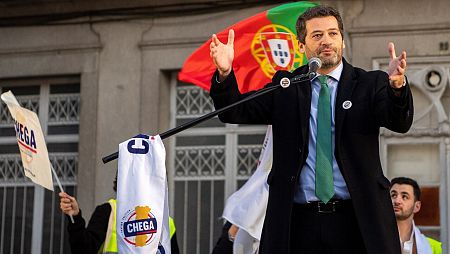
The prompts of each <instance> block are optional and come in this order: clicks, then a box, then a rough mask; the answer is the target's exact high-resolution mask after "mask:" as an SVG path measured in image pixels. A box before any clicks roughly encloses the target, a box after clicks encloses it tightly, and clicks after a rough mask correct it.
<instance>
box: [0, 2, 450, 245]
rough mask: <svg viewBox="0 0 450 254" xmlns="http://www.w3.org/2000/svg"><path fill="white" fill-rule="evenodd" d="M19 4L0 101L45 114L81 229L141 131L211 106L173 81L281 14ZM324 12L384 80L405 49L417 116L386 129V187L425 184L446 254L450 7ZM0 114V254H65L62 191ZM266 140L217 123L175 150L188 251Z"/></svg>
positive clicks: (5, 9)
mask: <svg viewBox="0 0 450 254" xmlns="http://www.w3.org/2000/svg"><path fill="white" fill-rule="evenodd" d="M20 2H21V1H4V3H3V4H0V9H1V10H2V11H1V13H2V14H0V23H1V26H0V38H1V39H0V92H5V91H7V90H12V91H13V92H14V93H15V94H16V96H17V97H18V99H19V101H20V102H21V103H22V105H24V106H26V107H28V108H30V109H32V110H34V111H36V112H37V113H38V114H39V117H40V120H41V124H42V126H43V129H44V132H45V133H46V139H47V143H48V144H47V145H48V147H49V152H50V156H51V160H52V163H53V165H54V167H55V169H56V170H57V173H58V175H59V176H60V179H61V180H62V183H63V186H64V187H65V189H66V190H67V192H69V193H72V194H74V195H75V196H76V197H77V199H78V200H79V203H80V206H81V209H82V210H83V215H84V217H85V219H88V218H89V216H90V214H91V213H92V211H93V209H94V208H95V206H96V205H98V204H101V203H104V202H106V201H107V200H108V199H109V198H111V197H113V196H114V192H113V189H112V182H113V179H114V177H115V174H116V169H117V162H115V161H114V162H110V163H108V164H103V163H102V160H101V159H102V157H104V156H106V155H108V154H110V153H113V152H115V151H117V149H118V144H119V143H120V142H122V141H124V140H126V139H128V138H130V137H132V136H134V135H136V134H138V133H146V134H150V135H156V134H158V133H162V132H164V131H166V130H168V129H170V128H173V127H175V126H178V125H180V124H182V123H185V122H186V121H189V120H191V119H194V118H196V117H198V116H201V115H203V114H205V113H208V112H211V111H212V110H214V108H213V106H212V104H211V101H210V100H209V97H208V94H207V92H206V91H204V90H202V89H200V88H198V87H196V86H192V85H190V84H185V83H182V82H179V81H177V78H176V77H177V73H178V72H179V70H180V69H181V67H182V65H183V63H184V61H185V59H186V58H187V57H188V56H189V55H190V54H191V53H192V52H193V51H194V50H195V49H196V48H197V47H199V46H200V45H201V44H203V43H204V42H205V41H207V40H208V39H209V38H210V36H211V34H213V33H217V32H219V31H222V30H224V29H225V28H227V27H228V26H230V25H232V24H234V23H236V22H238V21H240V20H242V19H245V18H247V17H250V16H252V15H254V14H256V13H259V12H261V11H264V10H267V9H270V8H272V7H274V6H276V4H274V3H272V4H270V3H267V2H270V1H234V2H231V4H224V3H225V2H224V1H205V2H204V3H202V4H198V2H196V4H194V2H195V1H175V0H172V1H152V3H151V4H149V3H145V2H144V1H127V3H121V1H96V2H94V3H92V2H90V1H78V2H72V1H71V2H70V3H69V2H66V1H47V2H46V1H23V2H22V4H20ZM191 2H192V3H191ZM228 2H229V1H228ZM272 2H273V1H272ZM278 2H280V1H278ZM190 3H191V4H190ZM229 3H230V2H229ZM322 3H324V4H329V5H332V6H334V7H336V8H337V9H338V10H339V11H340V12H341V14H342V16H343V19H344V23H345V34H344V40H345V44H346V48H345V57H346V59H347V60H348V61H349V62H350V63H352V64H353V65H355V66H358V67H361V68H364V69H382V70H385V69H387V64H388V61H389V54H388V50H387V44H388V42H389V41H393V42H395V45H396V47H397V52H399V51H400V50H402V49H403V50H406V52H407V59H408V69H407V76H408V79H409V82H410V83H411V85H412V89H413V94H414V103H415V108H416V112H415V119H414V124H413V127H412V129H411V130H410V131H409V132H408V133H407V134H405V135H398V134H394V133H392V132H389V131H387V130H382V131H381V137H380V144H381V150H380V152H381V155H382V156H381V159H382V163H383V166H384V168H383V169H384V172H385V174H386V176H387V177H388V178H392V177H395V176H409V177H412V178H415V179H417V180H418V182H419V184H420V185H421V186H422V188H423V193H424V195H423V197H424V198H423V199H424V200H423V207H422V210H423V211H422V212H421V213H420V216H418V218H417V224H418V225H420V226H421V228H422V230H423V231H424V232H425V233H426V234H428V235H430V236H433V237H434V238H436V239H439V240H440V241H442V242H443V244H444V248H445V251H446V252H445V253H450V252H449V249H448V243H449V242H450V236H449V232H450V222H449V216H448V214H449V212H450V200H449V198H448V197H449V196H450V195H449V194H450V175H449V169H450V120H449V118H450V49H449V43H450V19H449V18H448V13H450V4H449V3H448V0H433V1H429V2H427V3H424V2H423V1H417V0H410V1H406V0H404V1H386V0H382V1H369V0H354V1H353V0H343V1H322ZM277 4H279V3H277ZM0 116H1V122H0V223H1V225H0V253H67V252H68V251H67V250H68V243H67V233H66V231H65V223H68V222H67V221H66V219H65V218H64V216H62V215H61V212H60V211H59V201H58V197H57V193H51V192H48V191H46V190H43V189H42V188H40V187H36V186H35V185H33V184H32V183H31V182H30V181H28V180H27V179H26V178H25V177H24V175H23V173H22V171H21V170H22V169H21V165H20V158H19V155H18V154H17V152H18V149H17V145H16V143H15V138H14V132H13V128H12V124H11V118H10V116H9V113H8V112H7V111H6V107H5V104H2V105H1V111H0ZM264 133H265V126H248V125H244V126H238V125H229V124H223V123H221V122H220V121H219V120H218V119H217V118H214V119H212V120H209V121H207V122H204V123H202V124H200V125H199V126H196V127H195V128H192V129H189V130H186V131H183V132H181V133H179V134H177V135H176V136H175V137H170V138H168V139H166V140H165V146H166V150H167V163H166V165H167V170H168V179H169V193H170V198H169V200H170V207H171V211H170V212H171V215H172V216H173V217H174V219H175V222H176V226H177V236H178V240H179V245H180V249H181V251H182V253H210V252H211V249H212V247H213V246H214V244H215V242H216V240H217V237H218V235H219V234H220V232H221V226H222V223H223V222H222V221H221V220H220V216H221V213H222V209H223V205H224V202H225V200H226V198H227V197H228V196H229V195H230V194H232V193H233V192H234V191H235V190H236V189H237V188H238V187H239V186H241V185H242V184H243V183H244V182H245V180H246V179H247V178H248V177H249V176H250V175H251V173H252V172H253V170H254V169H255V166H256V161H257V159H258V155H259V152H260V149H261V144H262V140H263V138H264Z"/></svg>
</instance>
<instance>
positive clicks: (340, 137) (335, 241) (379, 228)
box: [210, 6, 413, 254]
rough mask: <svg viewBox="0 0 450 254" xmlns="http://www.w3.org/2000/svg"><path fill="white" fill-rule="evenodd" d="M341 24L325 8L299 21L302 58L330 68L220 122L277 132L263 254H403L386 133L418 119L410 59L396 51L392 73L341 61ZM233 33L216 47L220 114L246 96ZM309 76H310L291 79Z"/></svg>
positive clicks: (277, 77)
mask: <svg viewBox="0 0 450 254" xmlns="http://www.w3.org/2000/svg"><path fill="white" fill-rule="evenodd" d="M343 30H344V28H343V24H342V19H341V17H340V14H339V13H338V12H337V11H336V10H335V9H333V8H330V7H324V6H317V7H313V8H311V9H309V10H307V11H306V12H305V13H304V14H302V15H301V16H300V17H299V18H298V20H297V35H298V40H299V47H300V52H301V53H305V54H306V57H307V58H308V59H310V58H312V57H318V58H320V59H321V61H322V66H321V68H320V69H319V70H318V75H317V76H316V77H314V78H313V79H312V80H311V81H307V82H303V83H300V84H295V85H291V86H289V87H288V88H283V89H278V90H276V91H275V92H273V93H270V94H266V95H263V96H260V97H258V98H257V99H254V100H252V101H249V102H246V103H244V104H241V105H240V106H237V107H235V108H233V109H232V110H230V111H228V112H226V113H222V114H221V115H219V117H220V119H221V120H222V121H224V122H228V123H246V124H272V126H273V142H274V143H273V167H272V171H271V174H270V175H269V177H268V180H267V181H268V183H269V185H270V189H269V201H268V207H267V212H266V218H265V222H264V229H263V233H262V239H261V246H260V253H264V254H275V253H277V254H280V253H281V254H289V253H292V254H297V253H298V254H307V253H311V254H312V253H314V254H322V253H327V254H328V253H335V254H349V253H350V254H364V253H367V254H399V253H400V244H399V242H400V240H399V235H398V231H397V226H396V221H395V216H394V213H393V207H392V204H391V200H390V196H389V181H388V180H387V179H386V178H385V176H384V175H383V171H382V168H381V163H380V158H379V145H378V138H379V129H380V127H386V128H388V129H390V130H392V131H395V132H401V133H405V132H407V131H408V130H409V128H410V126H411V124H412V119H413V101H412V95H411V91H410V88H409V85H408V82H407V81H406V78H405V76H404V73H405V68H406V53H405V52H402V54H401V55H400V56H399V57H396V54H395V49H394V45H393V44H392V43H389V46H388V49H389V53H390V59H391V60H390V63H389V70H388V73H384V72H382V71H370V72H367V71H365V70H362V69H360V68H356V67H353V66H352V65H350V64H349V63H347V62H346V61H345V59H343V58H342V51H343V48H344V47H345V45H344V40H343ZM233 41H234V32H233V31H232V30H230V32H229V36H228V42H227V44H223V43H221V42H220V41H219V40H218V39H217V37H216V36H215V35H213V36H212V42H211V45H210V50H211V53H210V54H211V57H212V60H213V62H214V64H215V65H216V67H217V71H216V73H215V74H214V76H213V77H212V87H211V97H212V98H213V100H214V104H215V106H216V107H217V108H221V107H224V106H226V105H229V104H231V103H233V102H236V101H239V100H241V99H243V98H245V97H247V96H249V95H251V94H253V93H252V92H250V93H246V94H241V93H240V92H239V90H238V86H237V81H236V78H235V76H234V73H233V70H232V62H233V58H234V49H233ZM307 72H308V66H302V67H300V68H298V69H296V70H295V71H294V72H293V73H292V74H291V73H288V72H277V73H276V74H275V75H274V77H273V79H272V83H269V84H268V86H271V85H276V84H279V81H280V79H281V78H283V77H292V76H294V75H298V74H304V73H307Z"/></svg>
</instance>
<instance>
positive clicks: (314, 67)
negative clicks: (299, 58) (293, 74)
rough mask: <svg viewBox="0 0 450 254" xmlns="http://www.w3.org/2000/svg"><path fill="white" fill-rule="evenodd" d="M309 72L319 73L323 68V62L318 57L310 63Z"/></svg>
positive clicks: (310, 60) (313, 58)
mask: <svg viewBox="0 0 450 254" xmlns="http://www.w3.org/2000/svg"><path fill="white" fill-rule="evenodd" d="M308 66H309V72H317V70H318V69H320V67H321V66H322V61H321V60H320V59H319V58H318V57H312V58H311V59H309V62H308Z"/></svg>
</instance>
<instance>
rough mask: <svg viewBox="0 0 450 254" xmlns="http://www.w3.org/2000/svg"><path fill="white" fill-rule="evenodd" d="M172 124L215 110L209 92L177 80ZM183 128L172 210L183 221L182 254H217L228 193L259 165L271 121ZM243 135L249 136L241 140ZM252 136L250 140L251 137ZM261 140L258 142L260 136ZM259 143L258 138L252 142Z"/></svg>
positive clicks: (174, 159)
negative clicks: (267, 123) (257, 135)
mask: <svg viewBox="0 0 450 254" xmlns="http://www.w3.org/2000/svg"><path fill="white" fill-rule="evenodd" d="M173 80H174V83H173V90H172V91H173V93H172V96H173V97H172V108H173V109H174V110H175V114H174V117H173V118H172V127H175V125H176V124H180V123H185V122H186V121H188V120H190V119H194V118H197V117H199V116H202V115H204V114H206V113H209V112H212V111H213V110H214V105H213V103H212V100H211V99H210V97H209V94H208V92H207V91H205V90H203V89H201V88H199V87H196V86H193V85H188V84H183V83H177V81H176V78H174V79H173ZM209 121H210V122H213V123H212V124H211V123H209V124H208V123H207V122H205V123H202V124H200V125H198V126H196V127H194V128H191V129H188V130H186V131H183V132H181V133H179V134H178V135H177V136H176V138H175V143H174V145H173V146H172V149H171V153H169V155H170V160H171V162H170V163H169V164H168V165H171V166H172V167H170V166H168V171H169V173H170V174H172V176H173V177H172V179H173V182H172V183H170V185H172V186H173V187H172V188H171V190H172V191H173V193H172V194H171V199H172V200H171V201H172V205H171V211H173V212H174V219H175V222H176V226H177V239H178V243H179V245H180V249H181V253H185V254H200V253H211V251H212V249H213V247H214V245H215V243H216V241H217V239H218V237H219V236H220V234H221V232H222V226H223V220H222V219H221V216H222V212H223V208H224V204H225V201H226V198H227V197H228V196H229V195H230V194H231V193H233V192H234V191H235V190H236V188H237V187H238V186H240V185H242V184H243V183H244V182H245V181H246V180H247V179H248V178H249V176H250V175H251V174H252V172H253V171H254V170H255V168H256V164H257V160H258V158H259V153H260V152H261V147H262V141H263V140H262V139H261V140H259V139H254V140H252V138H248V136H251V135H252V134H255V133H258V134H259V135H261V134H262V135H263V133H265V129H266V127H265V126H256V127H255V126H241V127H240V128H236V125H225V124H222V123H220V122H219V121H218V119H217V118H213V119H211V120H209ZM240 137H247V138H246V139H245V140H246V141H245V142H244V143H240V141H239V138H240ZM249 140H250V141H249ZM255 140H258V141H255ZM252 142H253V143H252Z"/></svg>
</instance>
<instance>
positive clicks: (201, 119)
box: [102, 73, 315, 164]
mask: <svg viewBox="0 0 450 254" xmlns="http://www.w3.org/2000/svg"><path fill="white" fill-rule="evenodd" d="M314 74H315V73H314ZM312 77H314V75H311V73H307V74H302V75H299V76H297V77H296V79H295V81H293V82H291V83H294V84H295V83H301V82H305V81H309V80H310V79H311V78H312ZM282 87H283V86H282V85H281V84H277V85H274V86H269V87H265V88H263V89H261V90H258V91H257V92H255V93H254V94H252V95H250V96H248V97H246V98H244V99H242V100H240V101H237V102H235V103H232V104H230V105H228V106H226V107H223V108H220V109H218V110H216V111H213V112H210V113H208V114H206V115H203V116H201V117H199V118H196V119H194V120H192V121H189V122H187V123H184V124H182V125H180V126H177V127H175V128H173V129H170V130H167V131H165V132H163V133H161V134H160V135H159V136H160V137H161V139H165V138H168V137H170V136H172V135H175V134H177V133H178V132H181V131H184V130H186V129H188V128H190V127H193V126H195V125H197V124H199V123H201V122H204V121H206V120H208V119H211V118H213V117H215V116H217V115H218V114H220V113H223V112H225V111H228V110H230V109H232V108H234V107H236V106H238V105H240V104H242V103H244V102H247V101H250V100H253V99H255V98H257V97H259V96H261V95H264V94H267V93H270V92H273V91H275V90H278V89H279V88H282ZM283 88H286V87H283ZM118 157H119V152H115V153H112V154H110V155H107V156H105V157H103V158H102V161H103V163H104V164H106V163H108V162H110V161H113V160H115V159H117V158H118Z"/></svg>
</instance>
